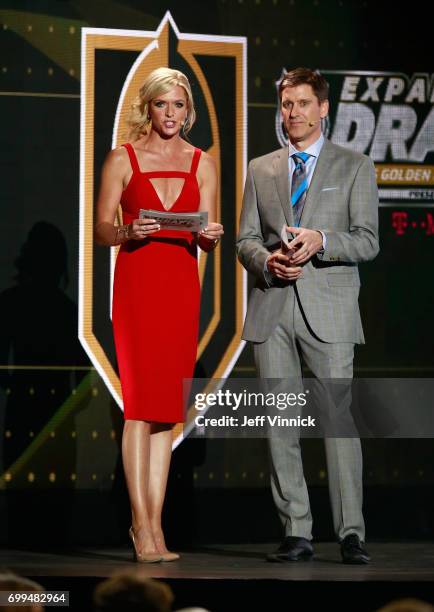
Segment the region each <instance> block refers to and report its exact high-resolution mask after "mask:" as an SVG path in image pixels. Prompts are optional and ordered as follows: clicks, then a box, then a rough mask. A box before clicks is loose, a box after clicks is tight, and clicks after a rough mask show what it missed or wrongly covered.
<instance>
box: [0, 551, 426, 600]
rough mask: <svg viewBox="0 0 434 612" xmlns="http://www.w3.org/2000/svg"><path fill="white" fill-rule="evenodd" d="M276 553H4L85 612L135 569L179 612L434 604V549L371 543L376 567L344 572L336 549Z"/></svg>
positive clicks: (8, 561)
mask: <svg viewBox="0 0 434 612" xmlns="http://www.w3.org/2000/svg"><path fill="white" fill-rule="evenodd" d="M274 547H275V545H273V544H271V545H265V544H251V545H248V544H244V545H215V546H211V545H210V546H208V547H201V548H198V549H196V550H194V551H188V552H185V553H183V554H182V557H181V559H180V560H179V561H176V562H171V563H158V564H135V563H134V562H133V561H132V554H131V550H126V549H113V548H110V549H101V548H99V549H96V548H81V549H76V550H74V551H70V552H65V551H63V552H41V551H24V550H3V551H1V552H0V566H3V567H7V568H9V569H11V570H14V571H15V572H17V573H19V574H21V575H25V576H30V577H33V578H34V579H36V580H39V581H40V582H41V583H42V584H43V585H44V586H45V587H46V588H50V589H62V588H63V589H65V590H69V591H70V593H71V602H72V608H73V609H75V607H77V609H78V608H80V609H82V610H83V609H88V608H87V605H89V606H90V595H91V592H92V590H93V588H94V586H95V585H96V583H97V582H99V581H100V580H101V579H103V578H105V577H107V576H110V575H111V574H112V573H113V572H114V571H116V570H122V569H125V568H128V567H129V568H132V569H134V570H135V571H138V572H141V573H142V574H143V575H146V576H151V577H153V578H159V579H163V580H165V581H167V582H169V584H170V585H171V586H172V588H173V590H174V592H175V595H176V602H175V603H176V604H177V607H181V606H184V605H202V606H205V607H207V608H208V609H210V610H212V611H214V612H215V611H217V610H225V612H227V611H228V610H231V609H238V610H239V609H240V608H239V607H237V606H234V607H233V608H232V606H231V604H232V603H233V602H234V598H237V600H239V598H240V597H241V598H242V600H243V601H244V603H245V609H247V607H248V608H249V609H250V610H256V609H263V607H264V606H267V607H269V605H270V603H273V602H274V603H275V604H276V606H275V608H274V609H279V608H280V605H279V604H280V603H281V602H285V601H287V599H288V598H290V600H291V602H292V604H299V605H303V607H304V609H305V610H310V609H314V607H311V606H310V605H309V602H310V601H312V604H313V601H314V600H313V599H311V598H314V599H315V600H316V601H318V598H319V599H323V600H324V601H330V602H334V603H333V605H334V609H335V610H344V609H349V608H348V603H349V600H348V597H349V598H350V601H351V606H350V608H351V609H352V610H366V611H368V610H375V609H377V607H380V605H383V604H384V603H386V602H387V601H390V600H391V599H394V598H397V597H404V596H407V597H409V596H412V597H419V598H422V599H425V600H428V601H431V602H433V598H434V586H433V585H434V546H433V543H432V542H400V543H397V542H394V543H391V542H388V543H378V542H377V543H370V544H369V546H368V550H369V552H370V554H371V556H372V558H373V562H372V563H371V564H370V565H368V566H347V565H343V564H342V563H341V562H340V554H339V548H338V546H337V544H336V543H318V544H315V557H314V560H312V561H309V562H299V563H277V564H276V563H268V562H266V561H265V560H264V556H265V554H266V552H268V551H270V550H272V549H273V548H274ZM342 583H345V584H342ZM311 586H312V588H310V587H311ZM337 594H339V597H338V600H337V599H336V598H337ZM74 600H75V605H74ZM267 602H268V605H267ZM297 607H298V606H297ZM242 609H244V606H243V608H242Z"/></svg>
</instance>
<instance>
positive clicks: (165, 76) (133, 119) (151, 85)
mask: <svg viewBox="0 0 434 612" xmlns="http://www.w3.org/2000/svg"><path fill="white" fill-rule="evenodd" d="M177 85H179V86H180V87H182V88H183V89H184V91H185V94H186V96H187V118H186V120H185V123H184V126H183V132H184V134H185V135H187V134H188V132H189V131H190V130H191V128H192V127H193V123H194V122H195V120H196V111H195V109H194V102H193V94H192V93H191V87H190V83H189V82H188V79H187V77H186V76H185V74H183V73H182V72H180V71H179V70H172V69H171V68H157V69H156V70H153V71H152V72H151V73H150V75H149V76H148V78H147V79H146V81H145V82H144V83H143V85H142V86H141V88H140V90H139V95H138V96H137V98H136V99H135V100H134V102H133V104H132V106H131V111H130V114H129V117H128V119H127V123H128V126H129V132H128V139H129V140H137V139H138V138H140V137H141V136H143V135H145V134H147V133H148V128H149V127H150V125H151V120H150V118H149V108H148V107H149V102H150V101H151V100H153V99H154V98H156V97H157V96H161V95H164V94H166V93H167V92H168V91H170V90H171V89H173V88H174V87H176V86H177Z"/></svg>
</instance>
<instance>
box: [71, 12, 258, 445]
mask: <svg viewBox="0 0 434 612" xmlns="http://www.w3.org/2000/svg"><path fill="white" fill-rule="evenodd" d="M246 56H247V41H246V39H245V38H244V37H225V36H206V35H202V34H184V33H180V32H179V30H178V28H177V27H176V24H175V22H174V21H173V19H172V17H171V15H170V13H166V15H165V16H164V18H163V20H162V21H161V23H160V25H159V27H158V28H157V30H156V31H155V32H149V31H145V32H142V31H132V30H109V29H96V28H84V29H83V30H82V71H81V142H80V149H81V163H80V264H79V284H80V286H79V338H80V341H81V343H82V344H83V347H84V348H85V350H86V352H87V354H88V356H89V358H90V359H91V361H92V363H93V365H94V367H95V368H96V370H97V371H98V373H99V374H100V376H101V377H102V379H103V380H104V382H105V384H106V385H107V387H108V389H109V391H110V393H111V394H112V396H113V398H114V399H115V401H116V402H117V403H118V405H119V406H120V407H121V408H122V394H121V388H120V382H119V377H118V374H117V370H116V359H115V352H114V347H113V339H112V332H111V288H112V276H113V268H114V263H115V260H116V255H117V251H116V249H115V248H113V249H111V253H110V254H108V252H107V251H108V250H107V251H105V252H103V251H104V249H101V248H99V247H97V248H95V247H94V241H93V209H94V199H95V195H96V185H97V182H98V179H99V170H100V167H101V164H102V161H103V158H104V155H105V154H106V153H107V150H108V149H110V148H114V147H117V146H119V145H120V144H122V143H123V142H124V141H125V140H124V139H125V133H124V130H125V118H126V115H127V113H128V111H129V109H130V107H131V104H132V102H133V99H134V98H135V97H136V95H137V91H138V90H139V88H140V86H141V84H142V82H143V81H144V79H145V77H146V76H147V75H148V74H149V72H151V71H152V70H154V69H155V68H157V67H159V66H169V67H171V68H176V69H179V70H181V71H182V72H184V73H185V74H186V75H187V76H188V78H189V80H190V83H191V84H192V88H193V95H194V97H195V102H196V106H197V111H198V118H199V119H198V122H197V124H196V125H195V126H194V128H193V130H192V132H191V139H192V141H193V142H194V144H195V145H196V146H198V147H200V148H201V149H203V150H205V151H207V152H208V153H209V154H211V155H212V156H213V157H214V159H215V161H216V163H217V168H218V171H219V176H220V177H221V184H220V193H219V201H218V216H219V221H220V222H221V223H223V224H224V226H225V235H224V239H223V240H222V242H221V244H220V245H219V247H218V248H217V249H216V250H215V251H213V252H212V253H209V254H205V253H201V254H200V257H199V272H200V279H201V287H202V300H201V321H200V339H199V346H198V352H197V364H196V371H195V377H197V378H226V377H227V376H228V375H229V374H230V372H231V370H232V368H233V366H234V364H235V362H236V360H237V358H238V356H239V354H240V352H241V350H242V348H243V346H244V343H243V341H242V340H241V331H242V324H243V320H244V314H245V308H246V299H247V297H246V295H247V279H246V273H245V271H244V270H243V269H242V267H241V266H240V264H239V263H238V262H237V259H236V255H235V237H236V234H237V231H238V220H239V215H240V212H241V203H242V193H243V187H244V179H245V174H246V158H247V86H246V79H247V72H246V71H247V66H246ZM118 221H119V222H120V223H121V221H122V219H121V212H120V211H119V214H118ZM181 434H182V426H179V427H178V428H177V429H175V445H176V444H177V443H179V442H180V441H181V439H182V435H181Z"/></svg>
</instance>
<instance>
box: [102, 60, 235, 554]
mask: <svg viewBox="0 0 434 612" xmlns="http://www.w3.org/2000/svg"><path fill="white" fill-rule="evenodd" d="M194 121H195V109H194V103H193V97H192V93H191V87H190V84H189V82H188V80H187V78H186V76H185V75H184V74H182V73H181V72H179V71H178V70H171V69H170V68H158V69H157V70H154V71H153V72H152V73H151V74H150V75H149V77H148V78H147V79H146V81H145V83H144V84H143V86H142V87H141V89H140V92H139V96H138V98H137V100H136V102H135V103H134V104H133V108H132V111H131V116H130V121H129V124H130V128H131V129H130V136H129V142H128V143H127V144H124V145H122V146H121V147H119V148H117V149H114V150H113V151H111V152H110V153H109V154H108V155H107V158H106V160H105V163H104V166H103V170H102V177H101V186H100V192H99V197H98V201H97V206H96V223H95V234H96V241H97V242H98V243H99V244H102V245H107V246H114V245H118V244H120V245H121V248H120V251H119V255H118V258H117V262H116V270H115V278H114V288H113V330H114V338H115V345H116V353H117V359H118V365H119V373H120V378H121V384H122V395H123V402H124V417H125V425H124V431H123V439H122V456H123V463H124V470H125V476H126V481H127V486H128V492H129V497H130V503H131V514H132V526H131V529H130V536H131V538H132V540H133V546H134V551H135V557H136V560H137V561H140V562H148V563H150V562H158V561H172V560H175V559H178V558H179V555H178V554H177V553H172V552H170V551H169V550H168V549H167V547H166V543H165V539H164V534H163V530H162V526H161V513H162V508H163V502H164V497H165V492H166V483H167V476H168V471H169V465H170V458H171V446H172V428H173V426H174V424H175V423H178V422H182V421H183V420H184V414H183V402H182V395H183V386H182V385H183V379H184V378H191V377H192V376H193V371H194V365H195V360H196V349H197V338H198V323H199V304H200V287H199V278H198V270H197V261H196V254H197V245H199V247H200V248H202V249H203V250H204V251H210V250H212V249H214V248H215V247H216V245H217V243H218V241H219V239H220V237H221V235H222V234H223V227H222V225H220V224H219V223H216V222H215V219H216V199H217V173H216V167H215V163H214V160H213V158H212V157H211V156H210V155H208V154H207V153H205V152H203V151H201V150H200V149H197V148H195V147H194V146H193V145H191V144H190V143H189V142H187V141H186V140H185V139H184V138H183V137H182V136H183V135H186V134H188V132H189V130H190V129H191V127H192V125H193V123H194ZM119 202H120V204H121V206H122V214H123V223H124V225H122V226H120V227H117V226H116V225H115V223H114V222H115V216H116V213H117V209H118V206H119ZM140 208H145V209H155V210H157V211H160V212H161V211H171V212H195V211H198V210H203V211H207V212H208V220H209V223H208V226H207V227H206V228H205V229H204V230H203V231H202V232H201V233H200V234H199V235H193V234H192V233H191V232H179V231H176V232H175V231H169V230H162V229H160V227H159V226H158V225H157V224H156V223H155V222H154V221H153V220H152V219H139V209H140Z"/></svg>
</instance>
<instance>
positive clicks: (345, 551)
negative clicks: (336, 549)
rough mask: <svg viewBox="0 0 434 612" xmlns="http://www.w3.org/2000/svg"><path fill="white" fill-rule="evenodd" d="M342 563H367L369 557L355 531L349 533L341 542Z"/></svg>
mask: <svg viewBox="0 0 434 612" xmlns="http://www.w3.org/2000/svg"><path fill="white" fill-rule="evenodd" d="M341 555H342V561H343V563H349V564H352V565H363V564H366V563H369V562H370V560H371V557H370V556H369V555H368V551H367V550H366V548H365V547H364V546H363V542H361V541H360V539H359V536H358V535H357V534H356V533H350V535H347V536H346V537H345V538H344V539H343V540H342V542H341Z"/></svg>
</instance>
